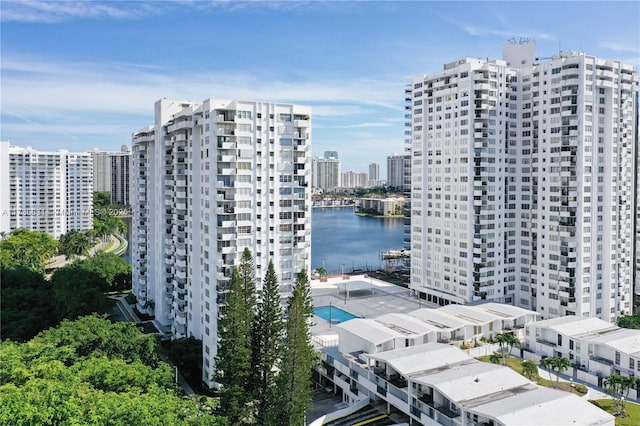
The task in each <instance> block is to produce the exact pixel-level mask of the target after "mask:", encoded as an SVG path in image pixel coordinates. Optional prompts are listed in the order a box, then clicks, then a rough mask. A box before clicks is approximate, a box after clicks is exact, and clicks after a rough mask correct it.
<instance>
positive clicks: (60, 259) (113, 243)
mask: <svg viewBox="0 0 640 426" xmlns="http://www.w3.org/2000/svg"><path fill="white" fill-rule="evenodd" d="M120 238H122V237H117V236H115V235H110V236H109V239H108V240H107V241H105V242H102V241H101V242H100V243H98V244H96V245H95V246H93V247H91V248H90V249H89V256H93V255H94V254H96V253H97V252H99V251H101V250H104V253H111V252H114V251H116V250H117V249H118V247H119V246H120V244H121V240H120ZM122 240H124V239H122ZM124 241H125V242H126V240H124ZM105 248H106V250H105ZM52 259H53V262H50V263H48V264H47V266H46V269H58V268H62V267H63V266H66V265H68V264H69V263H72V262H73V261H75V260H76V259H86V256H78V257H74V258H71V259H67V257H66V256H65V255H60V256H54V257H53V258H52Z"/></svg>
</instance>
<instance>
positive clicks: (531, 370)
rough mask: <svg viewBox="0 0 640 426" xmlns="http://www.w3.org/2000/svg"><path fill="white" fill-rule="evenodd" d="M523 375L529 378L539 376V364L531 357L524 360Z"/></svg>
mask: <svg viewBox="0 0 640 426" xmlns="http://www.w3.org/2000/svg"><path fill="white" fill-rule="evenodd" d="M522 375H523V376H524V377H526V378H528V379H533V378H534V377H536V376H538V366H537V365H536V363H535V362H533V361H531V360H530V359H527V360H524V361H522Z"/></svg>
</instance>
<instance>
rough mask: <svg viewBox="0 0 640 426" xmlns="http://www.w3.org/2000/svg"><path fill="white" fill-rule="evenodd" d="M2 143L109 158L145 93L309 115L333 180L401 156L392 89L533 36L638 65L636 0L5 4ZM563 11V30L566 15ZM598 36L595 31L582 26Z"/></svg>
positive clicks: (546, 46) (137, 115)
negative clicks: (261, 104)
mask: <svg viewBox="0 0 640 426" xmlns="http://www.w3.org/2000/svg"><path fill="white" fill-rule="evenodd" d="M0 8H1V12H2V13H1V15H0V16H1V20H2V22H1V23H2V29H1V35H2V61H1V69H0V72H2V76H3V78H2V82H1V89H2V94H3V96H2V100H1V105H0V106H1V110H2V115H1V119H2V123H3V125H2V130H1V134H0V139H1V140H5V141H10V142H11V143H12V144H14V145H19V146H32V147H33V148H34V149H38V150H46V151H51V150H57V149H67V150H69V151H86V150H90V149H93V148H99V149H101V150H108V151H116V150H118V149H119V147H120V145H122V144H124V143H130V142H131V134H132V133H133V132H135V131H137V130H138V126H139V123H141V122H142V123H144V122H150V121H152V114H151V112H150V111H149V108H148V105H150V104H151V103H152V102H154V101H155V100H157V99H158V98H162V97H166V98H170V99H182V100H194V99H196V100H197V99H200V98H201V97H202V94H207V96H212V97H217V98H227V99H233V98H245V99H269V100H274V101H278V102H284V103H289V102H291V103H296V104H301V105H309V106H311V107H312V108H313V115H314V123H313V126H314V135H313V139H314V146H313V153H312V154H313V156H321V155H322V154H323V152H324V151H326V150H336V151H338V152H340V159H341V160H342V162H343V169H344V170H354V171H367V169H368V165H369V164H370V163H372V162H375V163H383V162H384V161H385V158H386V157H387V156H388V155H391V154H392V153H394V152H397V153H402V152H404V145H403V140H404V131H405V128H404V112H405V111H404V103H403V101H404V88H405V85H406V83H407V81H409V80H410V78H411V77H412V76H415V75H416V74H419V73H422V72H433V71H434V70H438V69H441V66H442V64H443V63H448V62H451V61H453V60H456V59H459V58H463V57H467V56H475V57H478V56H479V57H498V56H499V55H500V48H501V46H502V44H503V43H504V42H507V41H508V40H509V39H512V38H515V39H520V38H531V39H535V40H536V42H537V50H538V52H539V55H540V56H541V57H548V56H552V55H553V54H555V53H557V52H558V51H559V50H578V51H582V50H584V51H585V52H587V53H589V54H592V55H596V56H598V57H602V58H612V59H614V58H615V59H619V60H621V61H623V62H625V63H630V64H633V65H635V66H638V64H640V48H639V47H638V43H637V40H638V37H639V35H640V34H639V33H640V31H639V29H638V25H637V17H638V15H639V13H640V5H639V4H638V3H637V2H617V3H616V2H606V3H605V2H511V3H510V2H469V3H466V4H461V2H337V1H335V2H332V1H326V2H325V1H322V2H321V1H308V2H305V1H292V2H224V1H223V2H204V1H201V2H175V1H162V2H159V1H155V2H146V1H136V2H115V1H114V2H101V1H91V2H80V1H77V2H76V1H73V2H72V1H64V2H56V1H47V2H36V1H33V2H16V1H10V0H7V1H3V2H2V4H1V5H0ZM568 16H571V19H567V17H568ZM592 28H598V31H592Z"/></svg>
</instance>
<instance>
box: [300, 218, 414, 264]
mask: <svg viewBox="0 0 640 426" xmlns="http://www.w3.org/2000/svg"><path fill="white" fill-rule="evenodd" d="M403 246H404V235H403V219H402V218H376V217H362V216H357V215H356V214H355V213H354V209H353V208H349V207H346V208H314V209H313V211H312V214H311V267H312V268H318V267H320V266H324V268H325V269H326V270H327V272H329V273H330V274H334V273H340V272H351V271H352V270H354V269H363V270H371V269H380V268H382V267H383V266H384V262H383V261H382V260H381V253H382V251H384V250H393V249H401V248H402V247H403Z"/></svg>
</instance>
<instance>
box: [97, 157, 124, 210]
mask: <svg viewBox="0 0 640 426" xmlns="http://www.w3.org/2000/svg"><path fill="white" fill-rule="evenodd" d="M91 155H92V157H93V191H94V192H109V193H110V194H111V202H112V203H115V204H129V193H130V184H129V175H130V162H131V151H130V150H129V147H128V146H127V145H122V148H121V151H120V152H105V151H98V150H94V151H91Z"/></svg>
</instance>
